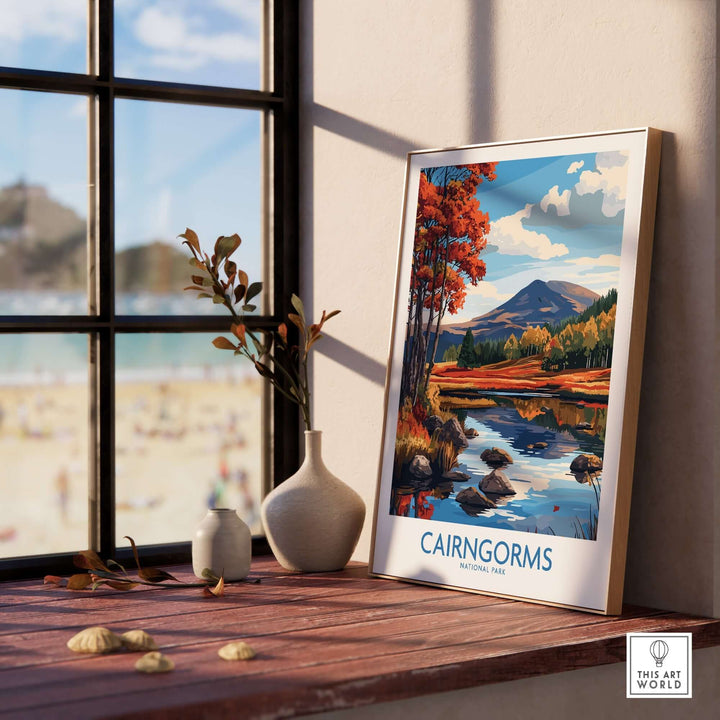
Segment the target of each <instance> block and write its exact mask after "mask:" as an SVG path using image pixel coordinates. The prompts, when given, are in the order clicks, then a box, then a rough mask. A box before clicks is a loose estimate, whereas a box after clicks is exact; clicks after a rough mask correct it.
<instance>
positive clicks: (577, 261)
mask: <svg viewBox="0 0 720 720" xmlns="http://www.w3.org/2000/svg"><path fill="white" fill-rule="evenodd" d="M565 262H566V263H568V264H570V265H579V266H582V267H596V268H597V267H603V268H606V267H617V268H619V267H620V256H619V255H600V257H596V258H593V257H578V258H572V259H571V260H565Z"/></svg>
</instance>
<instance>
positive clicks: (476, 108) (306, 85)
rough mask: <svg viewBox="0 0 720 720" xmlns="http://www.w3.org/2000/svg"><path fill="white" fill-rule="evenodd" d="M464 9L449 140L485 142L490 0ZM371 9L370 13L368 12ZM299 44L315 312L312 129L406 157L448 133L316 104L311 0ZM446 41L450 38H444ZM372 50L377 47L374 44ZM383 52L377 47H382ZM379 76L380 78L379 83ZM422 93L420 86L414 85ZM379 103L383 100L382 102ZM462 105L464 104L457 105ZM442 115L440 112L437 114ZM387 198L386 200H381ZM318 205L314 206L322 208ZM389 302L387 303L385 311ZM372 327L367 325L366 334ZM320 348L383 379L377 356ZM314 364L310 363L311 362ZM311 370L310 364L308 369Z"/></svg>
mask: <svg viewBox="0 0 720 720" xmlns="http://www.w3.org/2000/svg"><path fill="white" fill-rule="evenodd" d="M463 4H464V6H465V13H466V15H467V37H466V47H467V48H468V50H467V92H468V95H469V96H470V98H471V102H470V103H469V107H470V108H471V113H470V117H468V118H467V124H466V129H465V134H464V135H463V136H462V137H458V138H457V142H453V143H452V144H457V145H460V144H476V143H483V142H489V141H490V140H492V139H493V138H492V137H491V129H492V117H491V109H492V102H491V96H492V92H491V91H492V82H493V43H492V32H491V31H490V28H492V26H493V0H465V2H464V3H463ZM368 12H369V11H368ZM447 12H448V13H450V12H452V14H453V15H456V14H457V13H458V12H462V8H461V7H460V3H453V4H452V5H451V6H448V9H447ZM301 13H302V14H301V18H300V22H301V27H302V34H301V46H300V84H301V87H300V107H301V119H300V137H301V142H300V168H301V182H300V188H301V190H300V193H301V197H300V237H301V238H303V239H304V241H301V242H303V244H302V246H301V250H300V252H301V258H302V263H301V267H302V270H301V273H302V274H301V278H300V283H301V287H300V290H301V295H302V297H303V298H304V300H305V304H306V307H307V310H308V313H309V314H310V315H311V316H314V311H315V308H314V306H313V298H312V295H311V292H310V289H311V288H312V287H313V283H314V279H315V268H314V259H315V258H314V243H313V238H314V213H315V207H316V203H315V199H316V198H315V194H314V183H313V178H314V146H313V130H314V129H315V128H322V129H323V130H325V131H327V132H330V133H333V134H335V135H338V136H341V137H344V138H347V139H348V140H350V141H352V142H354V143H359V144H361V145H365V146H366V147H370V148H372V149H374V150H377V151H379V152H381V153H384V154H386V155H390V156H392V157H396V158H398V159H401V158H402V159H404V158H405V157H406V156H407V153H408V152H410V151H412V150H418V149H422V148H426V147H437V146H438V145H440V144H443V143H441V142H440V140H439V138H445V137H446V133H445V132H444V131H443V129H441V128H439V130H438V137H433V136H431V135H429V136H426V137H424V138H416V139H413V138H410V137H407V136H406V135H404V134H403V133H401V132H396V131H395V130H394V129H387V128H382V127H378V126H377V125H373V124H370V123H367V122H364V121H362V120H359V119H358V118H356V117H351V116H349V115H347V114H345V113H343V112H342V111H341V110H337V109H334V108H330V107H327V106H325V105H321V104H319V103H316V102H315V100H314V86H313V78H314V71H315V65H314V54H313V49H314V43H315V17H314V13H315V8H314V6H313V3H304V4H303V5H302V8H301ZM448 41H449V39H448ZM373 51H379V49H378V48H373ZM380 51H381V50H380ZM427 62H428V64H431V63H433V62H434V58H433V56H432V53H428V55H427ZM380 80H381V79H379V81H380ZM352 82H353V79H352V70H349V71H348V77H347V84H348V92H352ZM418 92H420V88H418ZM382 93H383V88H382V87H380V86H379V87H378V95H379V96H382ZM381 102H382V100H381ZM459 104H462V103H459ZM439 118H441V115H439ZM388 127H389V128H394V127H403V126H402V125H400V124H399V123H398V122H397V119H396V118H391V119H390V120H389V121H388ZM404 127H410V128H412V127H413V124H412V118H405V124H404ZM403 190H404V188H403V187H398V188H397V202H396V204H397V206H398V207H399V204H400V201H401V198H402V194H403ZM380 200H381V201H385V202H387V199H380ZM321 206H322V203H318V204H317V207H321ZM396 242H397V234H395V235H393V237H392V238H387V246H388V247H392V248H393V249H392V251H391V252H390V255H391V256H392V262H393V263H394V262H395V258H396V252H395V247H396V245H395V243H396ZM387 297H388V298H389V299H390V302H392V298H393V288H391V287H388V288H387ZM389 312H391V306H390V305H388V313H389ZM370 331H371V328H370V326H368V332H370ZM358 343H362V337H360V336H359V337H358ZM318 350H319V351H320V352H321V353H322V354H323V355H326V356H328V357H331V358H333V359H335V360H337V361H338V362H340V363H342V364H343V365H344V366H345V367H347V368H348V369H349V370H351V371H353V372H355V373H357V374H359V375H361V376H362V377H364V378H365V379H368V380H370V381H371V382H373V383H375V384H378V385H383V384H384V382H385V366H384V365H383V364H382V363H380V362H378V361H377V360H375V359H373V358H371V357H369V356H368V355H366V354H364V353H362V352H360V351H359V350H357V349H356V348H353V347H351V346H349V345H346V344H345V343H342V342H340V341H339V340H336V339H334V338H332V337H330V336H326V342H325V343H324V344H320V345H318ZM311 362H312V361H311ZM311 373H312V368H311Z"/></svg>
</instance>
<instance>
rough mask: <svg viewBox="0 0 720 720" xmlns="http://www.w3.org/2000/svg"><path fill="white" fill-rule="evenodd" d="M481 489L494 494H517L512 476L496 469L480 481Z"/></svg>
mask: <svg viewBox="0 0 720 720" xmlns="http://www.w3.org/2000/svg"><path fill="white" fill-rule="evenodd" d="M480 489H481V490H482V491H483V492H484V493H491V494H493V495H516V494H517V493H516V492H515V490H514V489H513V486H512V484H511V483H510V478H509V477H508V476H507V475H506V474H505V473H504V472H503V471H502V470H498V469H495V470H493V471H492V472H491V473H490V474H489V475H486V476H485V477H484V478H483V479H482V480H481V481H480Z"/></svg>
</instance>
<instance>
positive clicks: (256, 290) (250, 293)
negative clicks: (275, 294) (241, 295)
mask: <svg viewBox="0 0 720 720" xmlns="http://www.w3.org/2000/svg"><path fill="white" fill-rule="evenodd" d="M262 287H263V285H262V283H261V282H254V283H252V284H251V285H250V287H248V289H247V294H246V295H245V302H246V303H248V302H250V301H251V300H252V299H253V298H254V297H255V296H256V295H259V294H260V293H261V292H262Z"/></svg>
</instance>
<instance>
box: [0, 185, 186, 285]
mask: <svg viewBox="0 0 720 720" xmlns="http://www.w3.org/2000/svg"><path fill="white" fill-rule="evenodd" d="M86 258H87V221H86V220H85V218H82V217H80V216H79V215H78V214H77V213H76V212H75V211H74V210H72V209H71V208H69V207H67V206H65V205H62V204H61V203H59V202H57V201H56V200H54V199H53V198H52V197H51V196H50V195H49V194H48V192H47V190H46V188H44V187H43V186H42V185H31V184H28V183H25V182H23V181H20V182H17V183H15V184H14V185H10V186H8V187H4V188H1V189H0V288H2V289H4V290H21V289H22V290H39V289H46V288H50V289H53V290H65V291H84V290H85V288H86V286H87V259H86ZM187 280H188V264H187V257H186V256H185V254H184V253H183V252H182V251H181V250H180V249H179V247H174V246H173V245H171V244H169V243H167V242H164V241H161V240H155V241H153V242H149V243H144V244H141V245H138V246H136V247H132V248H127V249H125V250H121V251H120V252H118V253H117V254H116V256H115V285H116V288H117V289H118V291H119V292H137V291H139V290H145V291H149V292H157V293H167V292H176V291H177V292H180V291H181V290H182V288H183V286H184V285H186V284H187Z"/></svg>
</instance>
